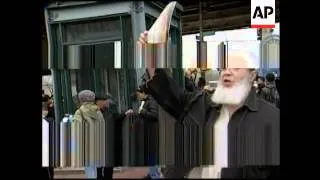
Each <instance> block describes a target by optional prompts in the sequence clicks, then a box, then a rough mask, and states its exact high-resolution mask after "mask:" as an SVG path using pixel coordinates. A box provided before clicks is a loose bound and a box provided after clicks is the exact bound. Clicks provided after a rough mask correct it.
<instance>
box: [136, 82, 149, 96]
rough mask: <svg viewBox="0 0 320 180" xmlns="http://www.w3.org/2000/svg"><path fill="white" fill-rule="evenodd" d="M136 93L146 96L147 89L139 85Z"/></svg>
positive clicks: (143, 85)
mask: <svg viewBox="0 0 320 180" xmlns="http://www.w3.org/2000/svg"><path fill="white" fill-rule="evenodd" d="M136 91H137V92H140V93H146V94H148V89H147V87H146V85H145V84H142V85H140V86H139V87H138V88H137V89H136Z"/></svg>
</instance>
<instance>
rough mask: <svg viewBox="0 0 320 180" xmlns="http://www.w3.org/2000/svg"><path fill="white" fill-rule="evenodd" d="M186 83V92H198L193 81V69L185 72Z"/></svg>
mask: <svg viewBox="0 0 320 180" xmlns="http://www.w3.org/2000/svg"><path fill="white" fill-rule="evenodd" d="M184 83H185V89H186V91H189V92H194V91H195V90H196V85H195V83H194V81H193V79H192V70H191V69H186V70H185V73H184Z"/></svg>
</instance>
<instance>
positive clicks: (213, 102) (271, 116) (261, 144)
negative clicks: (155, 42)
mask: <svg viewBox="0 0 320 180" xmlns="http://www.w3.org/2000/svg"><path fill="white" fill-rule="evenodd" d="M138 42H139V43H141V44H145V43H146V42H147V32H144V33H141V34H140V37H139V41H138ZM252 62H253V60H252V58H251V57H250V56H248V54H246V53H243V52H230V53H228V59H227V65H228V67H227V68H225V69H223V70H222V71H221V72H220V77H219V83H218V87H217V88H216V90H215V92H214V94H213V95H212V96H211V97H210V96H209V95H207V94H206V93H203V92H201V91H197V92H185V91H182V90H179V88H178V86H177V85H176V83H175V82H174V80H173V79H172V78H171V77H170V76H168V74H167V73H165V72H164V70H163V69H154V68H147V71H148V73H149V75H150V76H149V77H150V78H149V80H148V81H147V88H148V89H149V92H150V94H151V95H152V96H153V97H154V99H155V100H156V101H157V102H158V104H159V105H160V106H162V108H163V109H165V110H166V111H167V112H168V113H170V114H171V115H172V116H173V117H174V118H175V119H176V120H177V121H179V122H180V123H181V122H183V121H186V120H187V119H189V120H192V121H197V124H198V125H199V126H200V128H202V129H203V132H204V133H203V137H202V139H203V142H202V147H203V148H201V149H202V150H204V149H208V147H209V146H210V148H209V149H210V150H209V151H208V150H204V151H202V152H203V154H204V156H205V157H206V158H203V159H202V164H201V165H207V166H204V167H201V168H192V170H191V171H190V168H183V167H178V166H175V167H171V168H169V170H168V171H167V172H172V173H165V174H163V176H164V177H173V178H181V177H192V178H264V177H268V176H269V175H270V174H271V171H269V170H268V169H266V168H263V169H261V168H260V167H261V166H266V165H279V164H280V112H279V109H278V108H277V107H275V106H274V105H272V104H270V103H268V102H266V101H265V100H263V99H260V98H259V97H258V96H257V95H256V89H255V88H254V87H253V82H254V80H255V78H256V71H255V69H254V68H256V67H255V66H254V65H253V63H252ZM146 64H147V63H146ZM190 136H192V135H190ZM209 136H210V137H209ZM160 148H161V147H160Z"/></svg>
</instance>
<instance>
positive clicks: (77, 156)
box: [60, 115, 106, 168]
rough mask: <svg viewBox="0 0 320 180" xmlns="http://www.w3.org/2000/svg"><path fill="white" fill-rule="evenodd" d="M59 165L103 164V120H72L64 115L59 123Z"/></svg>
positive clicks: (99, 165) (104, 159)
mask: <svg viewBox="0 0 320 180" xmlns="http://www.w3.org/2000/svg"><path fill="white" fill-rule="evenodd" d="M60 129H61V131H60V145H61V146H60V166H61V167H73V168H76V167H84V166H96V167H101V166H105V165H106V163H105V161H106V157H105V153H106V150H105V147H106V145H105V138H106V134H105V122H104V120H103V121H100V120H92V119H88V120H84V121H73V116H72V115H65V117H64V118H63V119H62V121H61V123H60Z"/></svg>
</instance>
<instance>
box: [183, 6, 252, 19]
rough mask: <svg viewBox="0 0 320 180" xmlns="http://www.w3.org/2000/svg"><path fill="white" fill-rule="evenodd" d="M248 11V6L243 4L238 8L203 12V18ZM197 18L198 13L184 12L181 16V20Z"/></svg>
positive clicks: (220, 16) (214, 17)
mask: <svg viewBox="0 0 320 180" xmlns="http://www.w3.org/2000/svg"><path fill="white" fill-rule="evenodd" d="M248 12H250V7H248V6H243V7H238V8H231V9H222V10H217V11H211V12H207V13H203V18H204V19H216V18H222V17H227V16H230V15H233V14H237V15H240V14H247V13H248ZM198 20H199V14H186V15H183V16H182V17H181V21H182V22H189V21H198Z"/></svg>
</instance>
